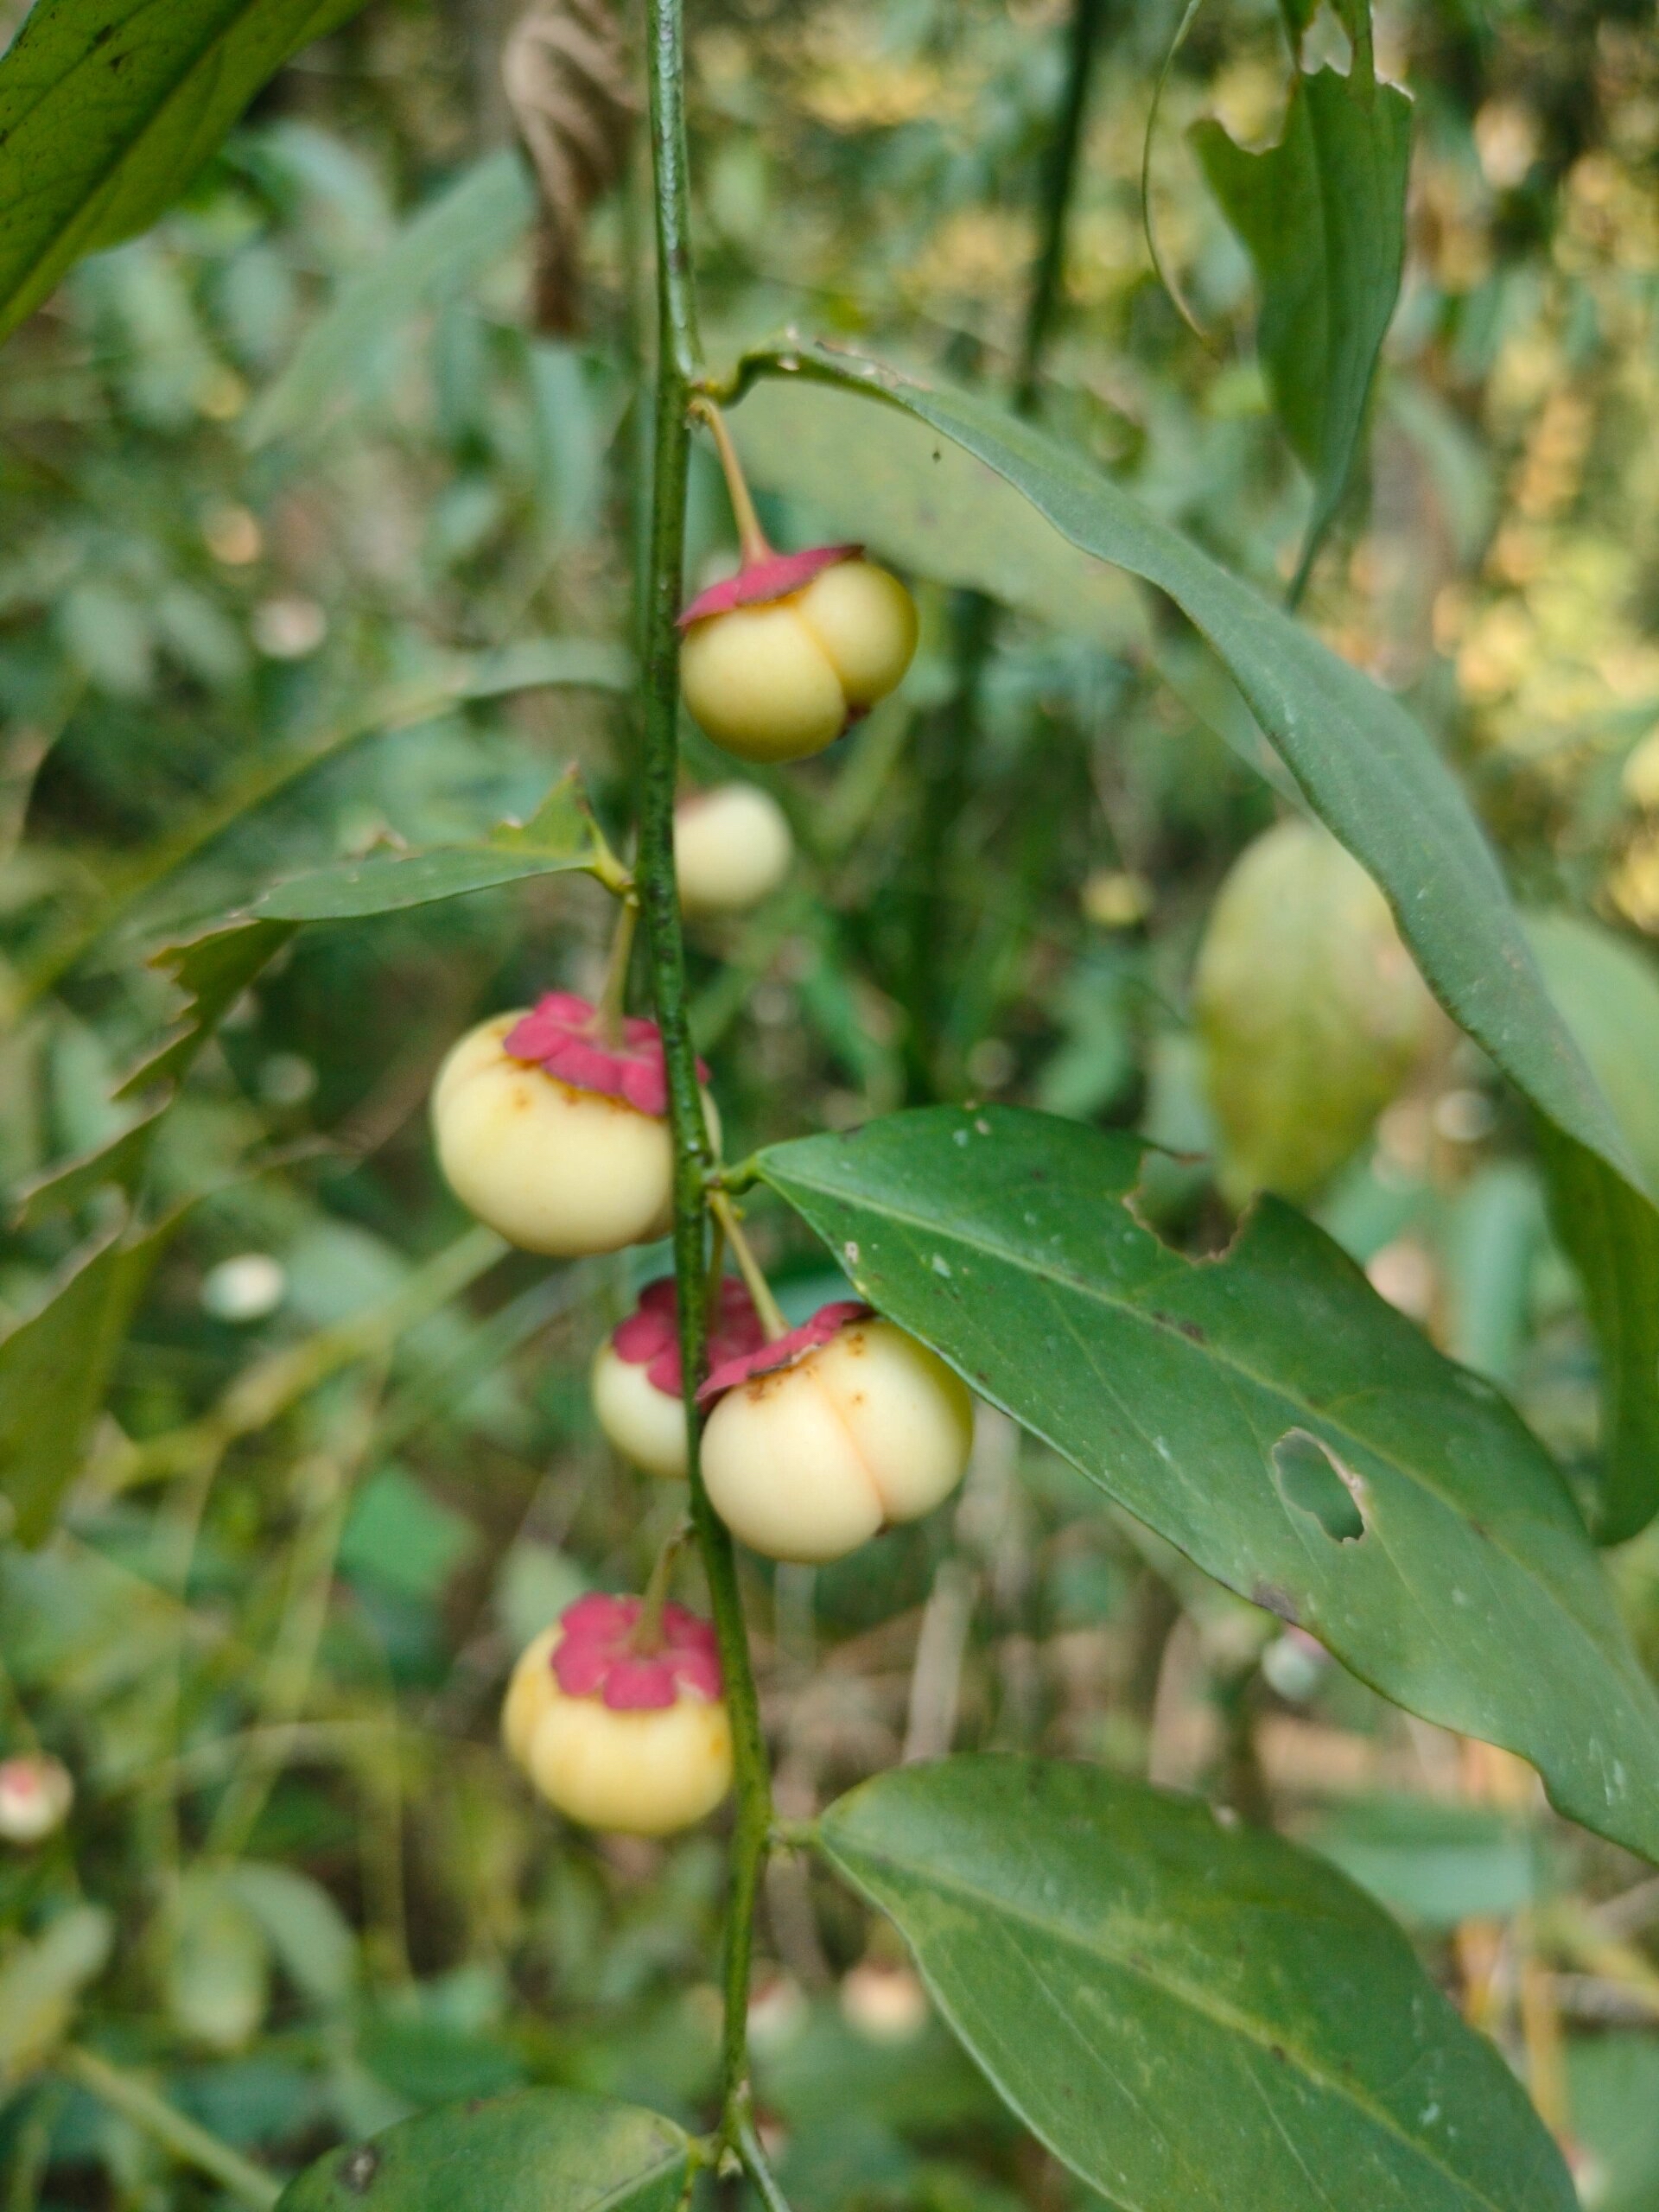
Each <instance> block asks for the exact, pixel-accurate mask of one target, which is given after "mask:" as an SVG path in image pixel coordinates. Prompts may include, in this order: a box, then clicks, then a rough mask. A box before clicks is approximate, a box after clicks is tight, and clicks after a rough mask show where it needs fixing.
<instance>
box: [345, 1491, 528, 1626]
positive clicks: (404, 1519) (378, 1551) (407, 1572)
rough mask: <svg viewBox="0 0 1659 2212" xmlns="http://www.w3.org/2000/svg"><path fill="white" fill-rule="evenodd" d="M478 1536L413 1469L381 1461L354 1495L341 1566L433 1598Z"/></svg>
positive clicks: (410, 1593) (347, 1571)
mask: <svg viewBox="0 0 1659 2212" xmlns="http://www.w3.org/2000/svg"><path fill="white" fill-rule="evenodd" d="M478 1541H479V1539H478V1531H477V1530H476V1529H474V1526H473V1524H472V1522H470V1521H468V1520H467V1519H466V1518H465V1516H463V1515H461V1514H459V1513H455V1512H453V1511H452V1510H450V1508H449V1507H448V1506H447V1505H442V1504H440V1503H439V1502H438V1500H437V1499H436V1498H435V1497H433V1496H432V1495H431V1493H430V1492H429V1491H427V1490H426V1489H425V1488H423V1485H422V1484H420V1483H418V1482H416V1479H415V1478H414V1476H413V1475H410V1474H407V1473H405V1471H404V1469H403V1468H401V1467H383V1468H382V1469H381V1470H380V1471H379V1472H378V1474H376V1475H372V1476H371V1477H370V1478H369V1480H368V1481H367V1482H366V1483H365V1484H364V1485H363V1487H362V1489H361V1490H360V1491H359V1492H358V1494H357V1496H356V1497H355V1498H353V1501H352V1512H351V1518H350V1519H349V1520H348V1521H347V1522H346V1529H345V1533H344V1535H342V1537H341V1538H340V1571H341V1573H345V1574H348V1575H353V1576H357V1575H367V1576H369V1577H370V1579H371V1580H373V1581H377V1582H382V1583H385V1585H386V1586H387V1587H388V1588H389V1589H392V1590H397V1591H399V1592H402V1594H403V1595H404V1597H407V1598H417V1599H429V1598H435V1597H436V1596H437V1594H438V1592H439V1591H440V1590H442V1587H443V1586H444V1584H445V1583H446V1582H447V1581H448V1579H449V1577H450V1575H451V1574H453V1573H454V1570H455V1569H456V1567H459V1566H460V1565H461V1561H462V1560H464V1559H467V1557H468V1556H469V1555H470V1554H472V1553H473V1552H474V1551H475V1550H476V1549H477V1548H478ZM545 1625H546V1624H545V1623H543V1626H545Z"/></svg>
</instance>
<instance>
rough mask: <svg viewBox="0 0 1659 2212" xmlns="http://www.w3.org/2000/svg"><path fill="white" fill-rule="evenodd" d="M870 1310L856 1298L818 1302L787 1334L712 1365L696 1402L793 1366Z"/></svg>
mask: <svg viewBox="0 0 1659 2212" xmlns="http://www.w3.org/2000/svg"><path fill="white" fill-rule="evenodd" d="M873 1311H874V1308H873V1307H871V1306H866V1305H864V1304H863V1303H862V1301H861V1300H859V1299H856V1298H841V1299H837V1300H836V1302H835V1303H834V1304H833V1305H831V1306H819V1308H818V1310H817V1313H815V1314H814V1315H813V1316H812V1319H810V1321H803V1322H802V1324H801V1325H800V1327H799V1328H798V1329H791V1331H790V1332H789V1334H788V1335H787V1336H785V1337H774V1338H772V1342H771V1343H770V1344H762V1345H761V1347H760V1350H759V1351H751V1352H743V1353H740V1355H739V1356H738V1357H736V1358H735V1359H728V1360H727V1361H725V1362H724V1363H723V1364H722V1365H721V1366H719V1367H717V1368H715V1371H714V1373H713V1374H712V1375H711V1376H709V1380H708V1381H707V1382H706V1383H704V1384H703V1386H702V1389H701V1390H699V1391H698V1393H697V1403H698V1404H699V1405H700V1406H706V1405H708V1404H709V1403H710V1402H712V1401H713V1400H714V1399H715V1398H718V1397H720V1396H721V1395H723V1394H724V1393H725V1392H726V1391H728V1390H734V1389H736V1388H737V1386H738V1384H739V1383H752V1382H753V1380H754V1378H755V1376H757V1375H771V1374H773V1373H774V1372H775V1371H776V1370H778V1369H779V1368H780V1367H793V1366H795V1365H796V1364H797V1363H798V1361H800V1360H803V1359H804V1358H805V1357H806V1356H807V1354H808V1353H809V1352H813V1351H817V1349H818V1347H819V1346H820V1344H828V1343H829V1339H830V1338H831V1337H833V1336H835V1335H836V1333H837V1332H838V1331H840V1330H842V1329H844V1328H845V1327H846V1326H847V1325H848V1323H849V1321H864V1320H868V1319H869V1316H870V1314H871V1313H872V1312H873Z"/></svg>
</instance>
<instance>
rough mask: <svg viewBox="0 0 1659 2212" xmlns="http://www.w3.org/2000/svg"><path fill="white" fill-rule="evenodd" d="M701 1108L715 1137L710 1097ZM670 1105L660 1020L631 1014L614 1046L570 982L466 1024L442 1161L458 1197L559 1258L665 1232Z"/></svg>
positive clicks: (449, 1080)
mask: <svg viewBox="0 0 1659 2212" xmlns="http://www.w3.org/2000/svg"><path fill="white" fill-rule="evenodd" d="M704 1073H705V1074H706V1073H707V1071H706V1070H705V1071H704ZM703 1109H704V1111H705V1112H706V1113H707V1115H708V1116H709V1129H710V1134H711V1135H715V1139H716V1141H718V1129H719V1121H718V1117H717V1116H715V1110H714V1104H713V1102H712V1100H710V1099H709V1098H708V1097H707V1096H705V1097H704V1100H703ZM667 1111H668V1079H667V1075H666V1071H665V1070H664V1062H663V1046H662V1039H661V1038H660V1037H659V1036H658V1032H657V1026H656V1024H655V1023H654V1022H651V1021H639V1020H630V1021H626V1022H625V1023H624V1024H623V1025H622V1033H621V1036H620V1039H618V1040H617V1041H615V1042H614V1043H607V1042H606V1041H604V1040H603V1039H601V1036H600V1035H599V1033H598V1030H597V1027H596V1017H595V1015H594V1008H593V1007H591V1006H590V1005H589V1003H588V1001H587V1000H586V999H582V998H577V997H576V996H575V995H574V994H572V993H570V992H569V991H550V992H549V993H548V994H547V995H546V996H544V997H543V998H541V999H539V1000H538V1001H537V1003H536V1005H535V1007H533V1008H532V1009H531V1011H530V1012H528V1013H525V1012H522V1011H521V1012H518V1013H513V1014H496V1015H494V1016H493V1018H492V1019H491V1020H488V1021H482V1022H480V1024H479V1025H478V1027H477V1028H475V1029H472V1030H469V1031H468V1032H467V1035H466V1036H464V1037H463V1038H462V1039H461V1041H460V1043H459V1044H458V1045H456V1046H454V1049H453V1050H452V1051H451V1052H450V1054H449V1057H448V1058H447V1059H446V1060H445V1062H444V1064H443V1065H442V1068H441V1069H440V1070H439V1071H438V1078H437V1081H436V1083H435V1084H434V1086H433V1090H432V1126H433V1133H434V1135H435V1140H436V1143H437V1150H438V1161H439V1165H440V1166H442V1169H443V1173H444V1176H445V1178H446V1179H447V1180H448V1184H449V1187H450V1188H451V1190H453V1191H454V1193H455V1196H456V1197H457V1198H459V1199H460V1200H461V1204H462V1205H465V1206H467V1208H469V1209H470V1211H472V1212H474V1213H475V1214H476V1215H477V1216H478V1217H479V1219H480V1221H483V1222H487V1223H488V1224H489V1225H490V1227H491V1228H492V1229H494V1230H499V1232H500V1234H501V1235H502V1236H505V1237H507V1238H509V1239H511V1241H512V1243H515V1244H518V1245H522V1246H523V1247H524V1249H525V1250H526V1251H529V1252H543V1253H547V1254H548V1255H550V1256H553V1257H555V1258H559V1259H574V1258H575V1257H576V1256H577V1255H580V1254H582V1253H588V1252H614V1251H617V1250H619V1249H620V1248H621V1247H622V1246H623V1245H625V1244H638V1243H645V1242H648V1241H649V1240H650V1239H651V1238H652V1237H654V1236H662V1235H664V1234H665V1232H666V1230H667V1228H668V1225H669V1221H670V1217H671V1212H672V1207H673V1179H674V1148H673V1143H672V1140H671V1137H670V1135H669V1128H668V1123H667V1121H666V1119H665V1116H666V1114H667Z"/></svg>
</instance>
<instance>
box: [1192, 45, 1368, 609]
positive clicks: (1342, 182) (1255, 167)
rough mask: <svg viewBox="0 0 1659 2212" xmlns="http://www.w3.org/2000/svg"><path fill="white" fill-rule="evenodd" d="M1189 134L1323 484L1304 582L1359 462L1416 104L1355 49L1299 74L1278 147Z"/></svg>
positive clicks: (1291, 436)
mask: <svg viewBox="0 0 1659 2212" xmlns="http://www.w3.org/2000/svg"><path fill="white" fill-rule="evenodd" d="M1191 137H1192V144H1193V147H1194V149H1195V150H1196V151H1197V154H1198V160H1199V162H1201V164H1202V165H1203V168H1204V173H1205V176H1206V178H1207V179H1208V180H1209V183H1210V188H1211V191H1212V192H1213V193H1214V194H1215V195H1216V197H1217V200H1219V201H1220V202H1221V206H1222V209H1223V212H1224V214H1225V215H1226V217H1227V219H1228V221H1229V222H1230V224H1231V226H1232V227H1233V229H1234V230H1235V231H1236V232H1237V233H1238V235H1239V238H1240V239H1241V240H1242V241H1243V245H1244V250H1245V251H1246V252H1247V253H1248V254H1249V257H1250V262H1251V265H1252V266H1253V268H1254V269H1255V282H1256V290H1257V293H1258V296H1259V300H1260V308H1259V313H1258V316H1257V329H1256V344H1257V347H1258V350H1259V351H1260V353H1261V356H1262V368H1263V371H1264V372H1265V373H1266V376H1267V380H1268V391H1269V393H1270V394H1271V396H1272V399H1273V404H1274V413H1275V414H1276V415H1277V416H1278V417H1279V422H1280V424H1281V428H1282V429H1283V430H1284V433H1285V435H1286V437H1287V439H1288V441H1289V442H1290V447H1291V450H1292V451H1293V452H1294V454H1295V455H1296V457H1297V459H1298V460H1299V461H1300V462H1301V463H1302V466H1303V467H1305V468H1306V470H1307V472H1308V474H1309V475H1310V476H1311V477H1312V478H1313V514H1312V516H1311V517H1310V518H1309V521H1308V525H1307V533H1306V540H1305V543H1304V545H1303V549H1302V557H1301V562H1300V575H1299V579H1298V581H1299V583H1300V580H1301V579H1302V578H1305V577H1306V574H1307V570H1308V569H1309V567H1310V566H1311V564H1312V562H1313V556H1314V554H1315V553H1316V552H1317V550H1319V542H1320V540H1321V539H1322V538H1323V537H1324V536H1325V531H1326V530H1327V529H1328V528H1329V526H1330V524H1331V520H1332V517H1333V516H1334V514H1335V512H1336V510H1337V507H1338V503H1339V501H1340V500H1341V498H1342V495H1343V492H1344V489H1345V487H1346V486H1347V482H1348V478H1349V475H1350V473H1351V469H1352V467H1353V462H1354V455H1355V454H1356V452H1357V449H1358V446H1359V440H1360V434H1361V431H1362V429H1363V425H1364V421H1365V408H1366V403H1367V401H1368V399H1369V398H1370V390H1371V379H1372V378H1373V376H1374V375H1375V373H1376V361H1377V356H1378V354H1379V353H1381V351H1382V347H1383V339H1384V337H1385V336H1386V335H1387V333H1388V327H1389V322H1390V321H1392V319H1393V315H1394V309H1395V302H1396V301H1397V299H1398V298H1399V296H1400V276H1401V271H1402V269H1403V267H1404V265H1405V251H1406V188H1407V185H1408V181H1409V177H1410V170H1411V102H1410V100H1409V99H1408V98H1407V96H1406V94H1405V93H1404V92H1402V91H1401V90H1400V89H1399V87H1398V86H1395V85H1380V84H1378V83H1377V82H1376V78H1375V77H1374V76H1373V75H1372V73H1371V71H1370V67H1369V66H1368V65H1367V63H1366V62H1364V61H1362V60H1361V59H1360V57H1359V56H1356V58H1355V62H1354V67H1353V68H1352V69H1351V72H1350V73H1349V74H1348V75H1347V76H1345V77H1344V76H1343V75H1341V74H1340V73H1338V71H1336V70H1334V69H1317V70H1314V71H1313V72H1312V73H1306V72H1305V71H1303V70H1300V69H1298V71H1297V72H1296V79H1295V83H1294V86H1293V87H1292V90H1291V95H1290V105H1289V108H1288V110H1287V112H1286V116H1285V128H1284V135H1283V137H1281V139H1280V141H1279V143H1278V144H1277V145H1276V146H1269V147H1268V148H1266V149H1264V150H1262V151H1261V152H1251V151H1249V150H1247V149H1245V148H1243V147H1242V146H1236V145H1235V144H1234V143H1233V141H1232V140H1231V139H1230V137H1228V135H1227V133H1226V131H1225V130H1224V129H1223V128H1222V126H1221V124H1219V123H1216V122H1213V121H1205V122H1201V123H1198V124H1194V126H1193V128H1192V133H1191Z"/></svg>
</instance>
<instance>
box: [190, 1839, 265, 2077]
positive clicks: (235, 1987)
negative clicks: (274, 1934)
mask: <svg viewBox="0 0 1659 2212" xmlns="http://www.w3.org/2000/svg"><path fill="white" fill-rule="evenodd" d="M167 1936H168V1952H167V1967H166V1977H165V1987H166V1994H167V2009H168V2012H169V2014H170V2015H171V2017H172V2019H173V2023H174V2024H175V2027H176V2028H177V2029H178V2030H179V2031H180V2033H181V2034H182V2035H184V2036H187V2037H189V2038H190V2039H191V2040H192V2041H194V2042H196V2043H200V2044H207V2047H208V2048H209V2049H210V2050H240V2049H241V2047H242V2045H243V2044H245V2043H246V2042H247V2041H248V2040H249V2038H250V2037H251V2036H252V2034H253V2033H254V2031H255V2030H256V2029H257V2027H258V2026H259V2024H260V2022H261V2021H262V2020H263V2019H264V2017H265V2009H266V2006H267V2005H269V2003H270V1944H269V1942H267V1941H266V1937H265V1931H264V1929H263V1928H262V1927H261V1925H260V1923H259V1922H258V1921H257V1919H256V1918H255V1916H254V1915H253V1914H252V1913H251V1911H250V1910H249V1909H248V1906H247V1904H245V1901H244V1900H243V1898H242V1897H240V1896H239V1895H238V1891H237V1887H236V1885H234V1883H233V1882H232V1878H231V1870H230V1869H229V1868H228V1867H219V1866H193V1867H191V1868H190V1869H189V1870H188V1872H187V1873H186V1874H185V1876H184V1878H183V1879H182V1880H181V1883H180V1884H179V1887H178V1891H177V1894H176V1896H175V1898H174V1900H173V1905H172V1910H171V1911H170V1912H169V1913H168V1920H167Z"/></svg>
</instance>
